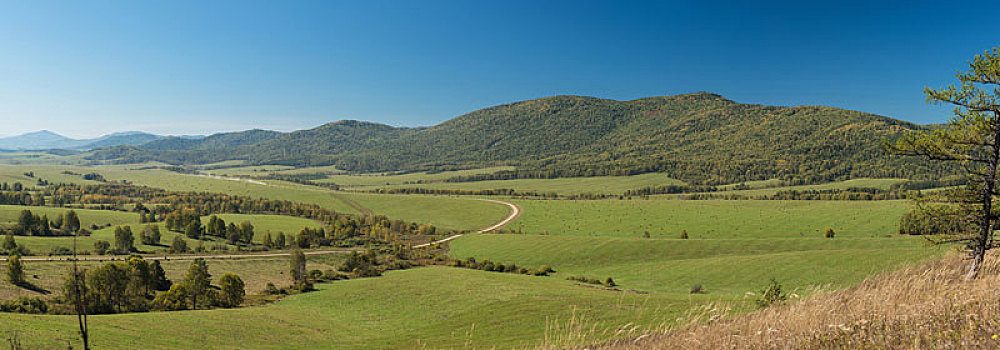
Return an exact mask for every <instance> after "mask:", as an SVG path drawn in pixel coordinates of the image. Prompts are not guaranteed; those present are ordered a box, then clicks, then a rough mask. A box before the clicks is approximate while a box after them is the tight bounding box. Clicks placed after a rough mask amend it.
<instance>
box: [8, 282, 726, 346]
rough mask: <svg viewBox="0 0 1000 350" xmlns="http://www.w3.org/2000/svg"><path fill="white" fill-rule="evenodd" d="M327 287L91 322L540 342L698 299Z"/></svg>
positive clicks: (30, 340)
mask: <svg viewBox="0 0 1000 350" xmlns="http://www.w3.org/2000/svg"><path fill="white" fill-rule="evenodd" d="M320 289H321V290H320V291H319V292H315V293H309V294H305V295H300V296H294V297H291V298H288V299H286V300H283V301H281V302H279V303H277V304H274V305H270V306H265V307H257V308H245V309H236V310H216V311H187V312H173V313H151V314H127V315H112V316H96V317H91V321H90V328H91V332H92V334H93V336H92V337H93V341H94V346H95V347H100V348H125V347H135V346H142V347H145V348H168V347H169V348H195V347H197V348H203V347H215V348H283V349H286V348H303V349H306V348H339V349H381V348H408V347H427V348H459V347H472V348H483V347H487V348H493V347H496V348H511V347H521V346H525V345H527V344H532V343H535V342H536V341H537V340H538V339H540V338H542V337H543V336H544V334H545V329H546V325H547V322H564V321H567V320H569V319H571V318H572V317H573V315H574V313H576V314H587V315H594V316H593V317H591V318H590V320H591V321H592V322H593V323H594V324H598V325H604V326H610V325H617V324H623V323H625V322H638V323H639V324H642V325H653V324H655V323H659V322H662V321H664V320H666V319H667V318H666V317H663V318H660V317H662V316H663V314H658V315H656V316H653V314H652V313H646V312H642V311H641V310H649V309H650V308H655V309H657V310H660V311H662V312H667V313H669V314H677V313H678V312H681V310H682V309H686V308H687V307H689V303H691V302H692V301H689V299H688V296H687V295H684V296H678V295H636V294H630V293H619V292H610V291H604V290H596V289H591V288H584V287H579V286H574V285H573V284H572V283H570V282H569V281H565V280H561V279H558V278H553V277H531V276H522V275H511V274H500V273H488V272H481V271H473V270H465V269H449V268H422V269H416V270H408V271H398V272H392V273H389V274H388V275H386V276H385V277H381V278H372V279H359V280H350V281H342V282H336V283H333V284H329V285H321V286H320ZM470 291H472V292H470ZM709 298H710V297H709V296H695V297H694V299H698V300H697V301H694V302H704V301H703V300H702V299H709ZM417 300H419V302H417ZM74 326H75V319H73V318H72V317H64V316H29V315H17V314H0V328H4V329H11V330H18V331H19V332H20V334H21V339H23V340H25V344H24V345H26V346H28V347H31V348H36V347H38V348H40V347H59V346H62V347H65V344H64V343H58V342H53V341H51V340H50V339H54V338H62V339H66V338H70V337H72V336H73V329H74ZM178 330H183V332H184V334H185V336H183V337H178V336H177V331H178ZM248 334H253V335H254V336H252V337H248V336H247V335H248ZM606 337H608V335H606V334H605V335H600V336H598V337H597V338H596V339H601V338H606ZM594 339H595V338H591V340H594Z"/></svg>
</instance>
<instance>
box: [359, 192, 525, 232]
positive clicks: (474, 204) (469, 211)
mask: <svg viewBox="0 0 1000 350" xmlns="http://www.w3.org/2000/svg"><path fill="white" fill-rule="evenodd" d="M342 196H344V197H345V198H348V199H350V200H353V201H355V202H357V203H359V204H361V205H362V206H364V207H366V208H369V209H371V210H372V211H374V212H375V213H376V214H380V215H386V216H388V217H389V218H392V219H399V220H407V221H416V222H421V223H429V224H434V225H435V226H438V227H441V228H448V229H457V230H478V229H481V228H485V227H487V226H490V225H492V224H495V223H497V222H500V221H501V220H503V218H505V217H507V215H509V214H510V209H508V208H507V207H506V206H504V205H501V204H496V203H490V202H484V201H477V200H472V199H470V198H468V197H462V198H457V197H444V196H402V195H378V194H361V193H344V194H342Z"/></svg>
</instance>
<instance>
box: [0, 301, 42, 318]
mask: <svg viewBox="0 0 1000 350" xmlns="http://www.w3.org/2000/svg"><path fill="white" fill-rule="evenodd" d="M0 312H18V313H22V314H44V313H48V312H49V304H48V303H46V302H45V299H42V298H39V297H20V298H17V299H15V300H0Z"/></svg>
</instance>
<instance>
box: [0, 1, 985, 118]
mask: <svg viewBox="0 0 1000 350" xmlns="http://www.w3.org/2000/svg"><path fill="white" fill-rule="evenodd" d="M998 9H1000V5H997V4H992V3H990V2H984V3H982V4H976V5H971V4H965V5H962V6H961V7H958V6H957V5H950V6H949V5H948V4H947V3H946V2H943V1H941V2H921V1H905V2H904V1H900V2H891V1H858V2H852V1H836V2H812V1H795V2H758V1H736V2H727V1H713V2H702V1H689V2H665V1H662V2H625V1H608V2H588V1H489V2H487V1H407V2H392V1H351V2H347V1H343V2H341V1H317V2H307V1H268V2H255V1H238V2H237V1H234V2H224V1H210V2H185V1H159V2H153V1H134V2H133V1H88V2H69V1H58V2H48V1H13V2H6V1H0V121H2V122H3V125H4V128H2V129H0V135H12V134H19V133H23V132H28V131H35V130H40V129H49V130H53V131H56V132H59V133H62V134H66V135H69V136H74V137H88V136H95V135H99V134H103V133H107V132H113V131H125V130H144V131H150V132H156V133H168V134H205V133H212V132H218V131H231V130H243V129H249V128H268V129H277V130H294V129H302V128H310V127H314V126H317V125H320V124H323V123H327V122H331V121H336V120H341V119H359V120H370V121H377V122H383V123H387V124H391V125H405V126H418V125H433V124H436V123H439V122H442V121H444V120H447V119H450V118H453V117H455V116H458V115H461V114H463V113H466V112H470V111H473V110H475V109H479V108H483V107H487V106H491V105H495V104H501V103H507V102H512V101H517V100H524V99H531V98H538V97H544V96H550V95H558V94H576V95H589V96H597V97H604V98H611V99H634V98H639V97H645V96H655V95H669V94H679V93H687V92H695V91H710V92H715V93H719V94H722V95H724V96H726V97H728V98H730V99H733V100H736V101H739V102H745V103H761V104H774V105H801V104H820V105H831V106H836V107H843V108H849V109H856V110H862V111H867V112H873V113H878V114H882V115H887V116H891V117H896V118H900V119H905V120H910V121H915V122H920V123H931V122H941V121H944V120H946V119H947V118H948V116H949V114H950V112H949V110H948V109H947V108H943V107H934V106H929V105H926V104H925V103H924V98H923V95H922V89H923V87H924V86H927V85H930V86H941V85H943V84H947V83H950V82H952V81H953V80H954V79H953V75H954V73H955V72H956V71H957V70H959V69H963V68H964V67H965V64H966V62H967V61H968V60H969V59H970V58H971V57H972V56H973V55H975V54H977V53H981V52H983V51H984V50H986V49H989V48H991V47H993V46H997V45H1000V26H998V25H996V23H995V21H993V20H992V19H991V18H992V17H993V16H992V14H995V13H997V10H998ZM977 14H984V15H982V16H979V15H977Z"/></svg>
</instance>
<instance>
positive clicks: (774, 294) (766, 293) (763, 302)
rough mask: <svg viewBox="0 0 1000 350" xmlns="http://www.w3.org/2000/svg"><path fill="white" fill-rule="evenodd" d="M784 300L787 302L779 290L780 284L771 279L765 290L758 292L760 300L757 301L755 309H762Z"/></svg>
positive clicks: (786, 297) (786, 298)
mask: <svg viewBox="0 0 1000 350" xmlns="http://www.w3.org/2000/svg"><path fill="white" fill-rule="evenodd" d="M785 300H788V296H787V295H785V292H783V291H782V290H781V284H779V283H778V281H777V280H775V279H773V278H772V279H771V283H770V284H769V285H768V286H767V288H764V289H762V290H761V291H760V298H759V299H757V307H759V308H762V309H763V308H766V307H768V306H771V305H774V304H775V303H780V302H782V301H785Z"/></svg>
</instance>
